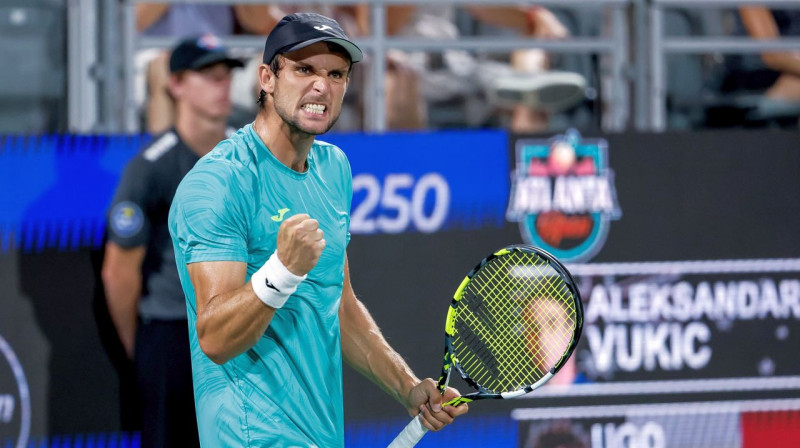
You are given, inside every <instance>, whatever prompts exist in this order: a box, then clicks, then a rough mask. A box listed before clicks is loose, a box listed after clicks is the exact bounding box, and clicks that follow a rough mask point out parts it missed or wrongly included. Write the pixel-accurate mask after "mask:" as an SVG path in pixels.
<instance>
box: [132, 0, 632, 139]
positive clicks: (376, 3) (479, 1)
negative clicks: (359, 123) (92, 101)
mask: <svg viewBox="0 0 800 448" xmlns="http://www.w3.org/2000/svg"><path fill="white" fill-rule="evenodd" d="M145 1H147V0H124V1H123V3H122V17H123V33H124V39H123V40H124V51H123V61H124V69H123V73H124V79H125V81H124V86H125V88H124V106H123V110H124V119H123V123H124V126H123V128H124V131H126V132H137V131H139V126H138V121H139V120H138V110H137V106H136V104H135V102H134V98H133V94H134V67H133V61H134V54H135V52H136V51H137V50H139V49H142V48H167V47H170V46H171V45H173V44H174V43H175V39H172V38H153V37H144V36H138V35H137V33H136V29H135V23H134V22H135V10H134V8H135V4H136V3H143V2H145ZM631 1H632V0H593V1H591V2H586V1H584V0H537V1H535V2H534V1H532V2H530V3H531V4H536V5H540V6H545V7H548V6H550V7H555V6H557V7H559V8H606V7H608V8H612V11H613V12H612V14H611V21H612V23H611V30H612V35H611V36H610V37H602V36H601V37H571V38H568V39H565V40H558V41H552V40H541V39H533V38H526V37H502V38H498V37H489V36H487V37H462V38H459V39H457V40H455V39H454V40H426V39H422V38H408V37H388V36H387V35H386V14H385V12H386V6H387V5H391V4H402V5H408V4H429V3H430V0H369V1H368V2H367V3H368V4H369V5H370V7H371V32H372V35H371V36H369V37H367V38H361V39H356V43H357V44H358V45H359V46H360V47H361V48H362V49H364V50H365V51H366V52H368V53H370V54H371V55H372V57H373V59H374V60H375V61H381V62H380V63H373V64H371V65H370V73H369V76H368V78H369V80H368V82H367V84H366V85H367V86H369V87H368V90H367V95H365V103H366V104H365V110H366V117H367V123H366V127H367V129H368V130H371V131H384V130H385V129H386V110H385V107H386V106H385V98H384V76H385V70H386V68H385V63H384V61H385V57H386V52H387V50H389V49H399V50H424V51H430V52H438V51H445V50H454V49H458V50H476V51H509V52H510V51H513V50H517V49H523V48H541V49H545V50H547V51H550V52H553V53H585V54H592V53H595V54H608V55H610V57H611V60H612V64H611V67H612V68H611V73H610V74H609V76H610V79H611V80H612V81H611V82H612V88H611V89H612V91H611V95H610V98H609V107H608V110H609V111H610V112H609V113H610V117H609V119H608V120H607V121H606V123H607V126H606V127H607V128H608V129H609V130H614V131H621V130H623V129H624V128H625V126H626V123H627V121H628V119H629V116H630V112H629V109H630V108H629V101H630V100H629V98H630V94H629V82H628V80H627V79H626V71H627V67H628V64H629V60H628V48H629V37H628V29H629V24H628V22H627V16H626V14H625V11H626V9H627V7H628V6H629V5H630V4H631ZM436 2H437V3H438V4H447V5H487V6H492V5H519V4H520V2H518V1H512V0H436ZM165 3H231V4H232V3H254V4H263V3H265V0H167V1H165ZM270 3H278V4H281V3H284V4H293V5H297V4H319V3H326V4H343V5H344V4H350V5H352V4H358V3H362V2H359V1H357V0H325V1H324V2H320V1H319V0H317V1H314V0H279V1H277V2H275V1H273V2H270ZM220 37H221V38H222V39H223V41H224V42H225V44H226V45H227V46H229V47H245V48H262V47H263V45H264V39H265V36H252V37H251V36H247V37H233V36H220Z"/></svg>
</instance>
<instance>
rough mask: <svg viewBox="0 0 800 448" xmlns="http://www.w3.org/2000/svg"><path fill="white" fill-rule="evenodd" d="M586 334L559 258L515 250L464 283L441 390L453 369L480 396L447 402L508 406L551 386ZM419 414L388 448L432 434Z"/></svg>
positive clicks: (405, 446) (498, 255) (449, 326)
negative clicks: (496, 402) (506, 401)
mask: <svg viewBox="0 0 800 448" xmlns="http://www.w3.org/2000/svg"><path fill="white" fill-rule="evenodd" d="M582 329H583V304H582V303H581V299H580V294H579V292H578V288H577V287H576V286H575V282H574V280H573V279H572V276H571V275H570V273H569V272H568V271H567V269H566V268H565V267H564V265H562V264H561V262H559V261H558V260H556V258H555V257H553V256H552V255H550V254H549V253H547V252H545V251H544V250H542V249H539V248H536V247H531V246H522V245H515V246H508V247H505V248H503V249H501V250H499V251H497V252H495V253H493V254H491V255H489V256H488V257H486V258H484V259H483V260H482V261H481V262H480V263H479V264H478V265H477V266H476V267H475V268H474V269H473V270H472V271H470V273H469V274H467V277H466V278H465V279H464V281H463V282H461V285H459V287H458V289H457V290H456V293H455V295H454V296H453V300H452V302H450V309H449V310H448V312H447V322H446V323H445V330H444V333H445V349H444V364H443V365H442V374H441V376H440V377H439V384H438V387H439V390H440V391H441V392H442V393H444V391H445V389H446V388H447V384H448V383H449V381H450V374H451V373H452V371H453V368H455V369H456V371H458V373H459V374H460V375H461V377H462V378H463V379H464V380H465V381H466V382H467V383H468V384H469V385H470V386H472V387H473V388H475V389H476V390H477V392H473V393H470V394H467V395H464V396H461V397H458V398H455V399H453V400H450V401H448V402H447V403H444V405H452V406H458V405H459V404H461V403H469V402H472V401H475V400H483V399H490V398H491V399H506V398H514V397H518V396H520V395H524V394H527V393H528V392H531V391H533V390H535V389H537V388H539V387H541V386H542V385H544V384H545V383H546V382H547V381H548V380H549V379H550V378H552V377H553V375H555V374H556V372H558V371H559V369H561V367H562V366H563V365H564V364H565V363H566V362H567V359H569V357H570V355H572V352H573V350H574V349H575V346H576V345H577V344H578V339H580V336H581V330H582ZM421 417H422V416H421V415H418V416H417V417H415V418H414V419H413V420H411V423H409V424H408V425H407V426H406V427H405V429H403V431H402V432H401V433H400V434H399V435H398V436H397V437H396V438H395V439H394V441H393V442H392V443H391V444H390V445H389V448H410V447H413V446H414V445H416V444H417V442H419V441H420V440H421V439H422V436H424V435H425V433H426V432H427V431H428V429H427V428H425V427H424V426H422V421H421V420H420V418H421Z"/></svg>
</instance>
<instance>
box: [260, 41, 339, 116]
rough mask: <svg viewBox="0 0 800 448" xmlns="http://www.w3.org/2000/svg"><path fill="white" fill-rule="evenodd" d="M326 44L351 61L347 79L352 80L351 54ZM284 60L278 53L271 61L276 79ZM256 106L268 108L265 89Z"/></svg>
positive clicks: (328, 43)
mask: <svg viewBox="0 0 800 448" xmlns="http://www.w3.org/2000/svg"><path fill="white" fill-rule="evenodd" d="M325 44H326V45H328V50H329V51H330V52H331V53H333V54H338V55H339V56H342V57H344V58H345V59H347V60H348V61H350V66H349V67H347V78H348V79H350V74H351V73H353V60H352V59H350V53H348V52H347V50H345V49H344V48H342V47H341V46H340V45H337V44H335V43H333V42H325ZM283 58H284V56H283V54H281V53H278V54H276V55H275V57H274V58H272V60H271V61H269V69H270V70H271V71H272V73H274V74H275V77H276V78H277V77H278V76H279V73H280V71H281V69H282V68H283ZM256 104H258V105H259V108H260V109H263V108H264V107H266V105H267V92H265V91H264V89H261V92H259V94H258V100H256Z"/></svg>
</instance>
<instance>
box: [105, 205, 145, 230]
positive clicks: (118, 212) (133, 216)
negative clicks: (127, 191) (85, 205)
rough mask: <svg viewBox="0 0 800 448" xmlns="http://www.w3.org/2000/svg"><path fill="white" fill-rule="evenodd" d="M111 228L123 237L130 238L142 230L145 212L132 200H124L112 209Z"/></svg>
mask: <svg viewBox="0 0 800 448" xmlns="http://www.w3.org/2000/svg"><path fill="white" fill-rule="evenodd" d="M109 221H110V224H111V230H112V231H113V232H114V233H115V234H117V236H119V237H121V238H130V237H132V236H134V235H136V234H138V233H139V231H140V230H142V226H143V224H144V213H142V209H141V208H139V206H138V205H136V204H135V203H133V202H131V201H123V202H120V203H119V204H117V205H115V206H114V208H113V209H111V216H110V219H109Z"/></svg>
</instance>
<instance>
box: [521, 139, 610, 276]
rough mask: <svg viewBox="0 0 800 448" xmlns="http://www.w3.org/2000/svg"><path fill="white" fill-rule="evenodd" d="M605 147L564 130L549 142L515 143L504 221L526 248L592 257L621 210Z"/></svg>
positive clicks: (559, 255) (563, 257) (574, 259)
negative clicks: (512, 224)
mask: <svg viewBox="0 0 800 448" xmlns="http://www.w3.org/2000/svg"><path fill="white" fill-rule="evenodd" d="M607 152H608V144H607V143H606V141H605V140H602V139H586V140H583V139H582V138H581V135H580V133H578V131H575V130H569V131H567V133H566V134H564V135H559V136H556V137H553V138H551V139H549V140H519V141H518V142H517V167H516V170H515V172H513V173H512V175H511V177H512V179H511V183H512V187H511V197H510V199H509V203H508V211H507V213H506V219H508V220H509V221H513V222H519V226H520V230H521V233H522V237H523V238H524V239H525V241H526V242H527V243H528V244H532V245H534V246H538V247H541V248H542V249H544V250H546V251H548V252H550V253H552V254H553V255H555V256H556V258H559V259H561V260H563V261H567V262H581V261H587V260H589V259H590V258H592V257H593V256H594V255H595V254H596V253H597V251H598V250H600V248H601V247H602V245H603V243H604V242H605V240H606V236H607V235H608V227H609V222H610V221H611V220H612V219H619V217H620V216H621V212H620V209H619V205H618V204H617V193H616V191H615V189H614V173H613V172H612V171H611V170H610V169H609V168H608V153H607Z"/></svg>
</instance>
